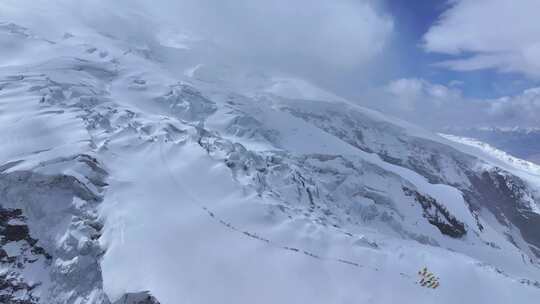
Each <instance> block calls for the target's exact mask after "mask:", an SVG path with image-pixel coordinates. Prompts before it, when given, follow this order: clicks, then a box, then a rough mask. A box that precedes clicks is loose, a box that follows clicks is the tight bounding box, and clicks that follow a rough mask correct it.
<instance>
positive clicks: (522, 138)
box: [445, 127, 540, 164]
mask: <svg viewBox="0 0 540 304" xmlns="http://www.w3.org/2000/svg"><path fill="white" fill-rule="evenodd" d="M445 132H446V133H450V134H454V135H458V136H464V137H470V138H475V139H476V140H480V141H483V142H486V143H488V144H490V145H492V146H494V147H496V148H498V149H501V150H504V151H507V152H508V153H510V154H512V155H514V156H516V157H519V158H522V159H526V160H529V161H532V162H534V163H537V164H539V163H540V129H538V128H517V127H516V128H449V129H447V130H445Z"/></svg>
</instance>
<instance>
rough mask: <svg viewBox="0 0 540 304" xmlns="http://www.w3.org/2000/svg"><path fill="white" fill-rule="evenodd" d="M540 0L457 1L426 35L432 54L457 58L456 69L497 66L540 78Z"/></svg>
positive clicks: (451, 65)
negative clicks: (442, 54) (539, 16)
mask: <svg viewBox="0 0 540 304" xmlns="http://www.w3.org/2000/svg"><path fill="white" fill-rule="evenodd" d="M539 11H540V1H538V0H519V1H510V0H472V1H471V0H452V1H451V6H450V8H449V9H448V10H447V11H446V12H445V13H444V14H443V15H442V17H441V18H440V20H439V21H438V22H437V23H436V24H435V25H434V26H432V27H431V28H430V29H429V31H428V32H427V33H426V34H425V36H424V47H425V49H426V50H427V51H430V52H437V53H444V54H449V55H454V56H455V57H456V58H455V59H452V60H448V61H445V62H441V63H439V66H443V67H446V68H449V69H453V70H459V71H471V70H480V69H487V68H495V69H498V70H500V71H503V72H520V73H524V74H526V75H528V76H531V77H540V22H538V16H537V15H538V12H539Z"/></svg>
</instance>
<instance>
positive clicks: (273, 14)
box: [0, 0, 394, 68]
mask: <svg viewBox="0 0 540 304" xmlns="http://www.w3.org/2000/svg"><path fill="white" fill-rule="evenodd" d="M2 11H4V12H6V13H5V14H2ZM2 15H5V16H4V17H6V18H7V17H9V18H10V19H14V18H15V19H18V20H14V21H16V22H20V23H22V25H23V26H25V25H27V24H33V25H39V27H42V28H44V29H46V31H49V32H52V31H54V30H57V31H59V30H65V31H67V30H69V29H70V28H76V27H78V26H80V24H75V23H76V22H84V25H86V26H93V27H95V28H97V29H98V30H99V31H100V32H109V33H112V34H114V35H115V36H118V35H125V36H129V37H138V38H139V39H140V37H144V38H145V39H148V38H151V37H152V36H153V35H154V34H156V33H164V32H165V33H167V32H175V31H176V32H178V33H180V34H188V35H191V36H194V37H197V38H198V39H204V40H206V41H208V42H209V43H211V44H212V45H213V47H218V48H219V49H220V54H222V55H223V56H229V57H235V59H243V60H245V61H252V62H256V63H257V64H258V65H261V64H263V63H266V64H267V65H280V66H290V65H293V64H297V62H299V61H300V62H302V63H304V64H305V65H321V66H331V67H335V68H343V67H350V66H362V65H363V64H366V63H367V62H368V61H370V60H371V59H373V57H374V56H376V55H377V54H379V53H380V52H381V51H382V50H383V48H384V47H385V46H386V45H387V41H388V39H389V37H390V36H391V34H392V32H393V28H394V23H393V20H392V18H391V17H390V16H388V15H386V14H385V13H384V12H383V11H382V10H380V9H378V8H377V0H334V1H326V0H297V1H286V0H273V1H250V0H235V1H222V0H154V1H145V0H117V1H106V0H80V1H76V2H74V1H70V0H55V1H44V0H5V1H3V3H1V4H0V17H2ZM17 16H18V18H17ZM6 18H2V19H6ZM6 21H13V20H6ZM44 31H45V30H44ZM165 39H167V38H165Z"/></svg>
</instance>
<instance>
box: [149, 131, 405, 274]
mask: <svg viewBox="0 0 540 304" xmlns="http://www.w3.org/2000/svg"><path fill="white" fill-rule="evenodd" d="M162 144H163V142H161V141H160V144H159V149H160V158H161V161H162V164H163V166H165V167H166V169H167V173H168V174H169V176H170V178H171V180H172V182H173V183H174V184H176V185H177V186H178V187H179V188H180V189H181V190H182V191H183V192H184V193H185V194H186V195H188V197H189V199H190V200H191V201H192V202H193V203H195V204H197V206H198V207H199V208H201V209H202V210H203V211H204V213H205V214H206V215H208V216H209V217H210V218H212V219H213V220H214V221H217V222H218V223H219V224H221V225H222V226H224V227H226V228H227V229H229V230H231V231H234V232H236V233H238V234H242V235H243V236H245V237H248V238H250V239H252V240H256V241H259V242H262V243H265V244H266V245H267V246H270V247H272V248H275V249H279V250H283V251H287V252H291V253H295V254H301V255H304V256H307V257H310V258H313V259H316V260H320V261H331V262H336V263H340V264H344V265H347V266H350V267H354V268H369V269H371V270H373V271H379V269H378V268H377V267H373V266H370V265H362V264H360V263H357V262H354V261H351V260H347V259H344V258H339V257H327V256H322V255H320V254H316V253H313V252H311V251H308V250H304V249H302V248H297V247H294V246H290V245H285V244H280V243H279V242H276V241H273V240H270V239H267V238H264V237H262V236H260V235H259V234H257V233H254V232H250V231H246V230H243V229H240V228H238V227H237V226H235V225H233V224H232V223H230V222H228V221H226V220H224V219H222V218H220V217H219V216H218V215H217V214H216V212H214V211H212V210H211V209H210V208H208V207H207V206H206V204H205V203H204V202H201V201H200V200H199V199H198V198H197V197H196V196H195V195H193V194H191V193H190V191H189V190H188V189H187V187H184V185H183V184H182V183H181V182H180V181H178V179H176V177H175V176H174V174H173V172H172V171H171V169H170V166H169V165H168V164H167V161H166V160H165V157H164V155H163V146H162ZM402 276H404V274H402ZM405 276H406V275H405Z"/></svg>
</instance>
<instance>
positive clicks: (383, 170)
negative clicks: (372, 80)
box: [0, 16, 540, 304]
mask: <svg viewBox="0 0 540 304" xmlns="http://www.w3.org/2000/svg"><path fill="white" fill-rule="evenodd" d="M4 17H5V16H4ZM9 22H10V20H5V22H4V23H2V24H1V25H0V37H1V38H0V39H2V41H9V43H10V45H11V46H14V47H15V46H16V47H18V48H19V49H20V50H21V51H20V52H13V53H10V54H11V55H10V58H9V59H5V60H3V61H2V62H1V63H0V66H1V67H0V125H1V126H2V130H3V132H1V133H0V139H1V141H2V142H3V143H4V145H3V148H2V149H0V202H1V205H0V207H1V209H0V215H1V217H0V220H1V221H0V224H1V225H0V228H1V230H0V235H2V242H1V245H2V249H1V250H0V259H1V263H2V264H1V265H2V266H1V267H2V268H1V269H2V270H1V272H0V280H2V281H1V283H2V284H0V286H2V290H1V291H0V297H1V298H0V299H5V300H6V302H7V303H19V302H15V301H16V300H20V301H21V303H110V302H114V301H116V300H118V301H119V302H120V301H122V303H123V302H125V301H127V300H129V299H141V298H147V295H146V294H145V293H143V292H145V291H149V292H150V293H151V294H152V295H153V296H154V297H155V299H157V301H160V302H161V303H165V304H167V303H395V302H398V301H399V302H406V303H408V302H411V303H456V302H458V303H460V302H461V303H510V302H512V303H535V302H536V301H537V299H538V298H539V296H540V288H539V287H540V283H538V280H540V270H539V268H538V256H540V236H539V234H538V230H539V229H540V220H539V219H540V215H539V214H537V213H536V210H538V207H537V204H538V203H539V199H538V197H539V196H538V192H537V189H538V186H539V185H540V183H538V181H535V180H534V179H528V178H527V177H526V176H524V175H519V174H518V173H516V172H517V171H512V170H513V169H515V167H514V166H513V165H512V164H510V163H504V164H503V163H501V162H498V161H497V159H496V158H494V157H490V156H489V155H486V154H485V153H480V152H478V151H477V150H474V149H472V150H471V149H468V148H467V147H465V146H462V145H457V144H454V143H452V142H450V141H448V140H447V139H445V138H443V137H440V136H438V135H435V134H431V133H429V132H427V131H423V130H421V129H419V128H417V127H414V126H410V125H408V124H406V123H404V122H399V121H397V120H394V119H392V118H388V117H385V116H383V115H382V114H379V113H376V112H373V111H369V110H367V109H363V108H360V107H357V106H355V105H353V104H351V103H349V102H346V101H343V100H341V99H340V98H339V97H336V96H335V95H333V94H331V93H327V92H324V91H323V90H321V89H318V88H315V87H313V86H311V85H309V84H308V83H307V82H305V81H302V80H296V79H293V78H287V77H278V76H276V77H271V76H267V75H265V74H264V73H246V72H244V71H243V70H242V69H241V68H238V69H236V68H235V67H226V66H220V65H215V64H206V63H205V62H198V61H197V58H198V57H197V56H196V53H197V52H198V46H197V45H190V44H189V40H188V41H187V42H186V43H185V45H184V44H183V45H182V48H179V49H176V50H175V49H171V48H170V47H169V46H163V45H159V44H157V43H155V44H150V43H149V44H148V45H140V44H133V42H131V41H129V40H123V39H119V38H118V39H117V38H115V37H112V36H110V35H105V34H103V33H100V32H99V33H98V32H95V31H92V30H90V29H84V30H82V29H78V30H77V31H74V32H70V33H65V34H62V35H51V37H43V36H39V35H37V34H34V32H33V28H25V27H24V24H22V25H21V24H15V23H9ZM36 31H37V29H36ZM161 38H163V37H161ZM165 40H167V39H165ZM167 41H168V40H167ZM197 43H200V42H197ZM34 52H35V53H34ZM38 53H39V56H36V54H38ZM171 58H174V60H173V61H169V60H171ZM522 169H523V168H520V170H521V172H525V171H526V170H522ZM516 170H517V169H516ZM531 174H532V173H531ZM424 266H427V267H428V268H429V270H430V271H432V272H434V273H435V274H436V275H437V276H438V277H439V281H440V283H441V286H440V287H439V288H437V289H427V288H424V287H421V286H420V285H418V284H416V281H417V279H418V278H417V272H418V270H419V269H421V268H422V267H424ZM131 293H136V294H135V295H136V296H130V295H132V294H131ZM10 301H11V302H10ZM129 301H132V302H133V303H137V301H139V300H129ZM149 301H150V300H149ZM152 301H154V300H152ZM139 302H140V301H139Z"/></svg>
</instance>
